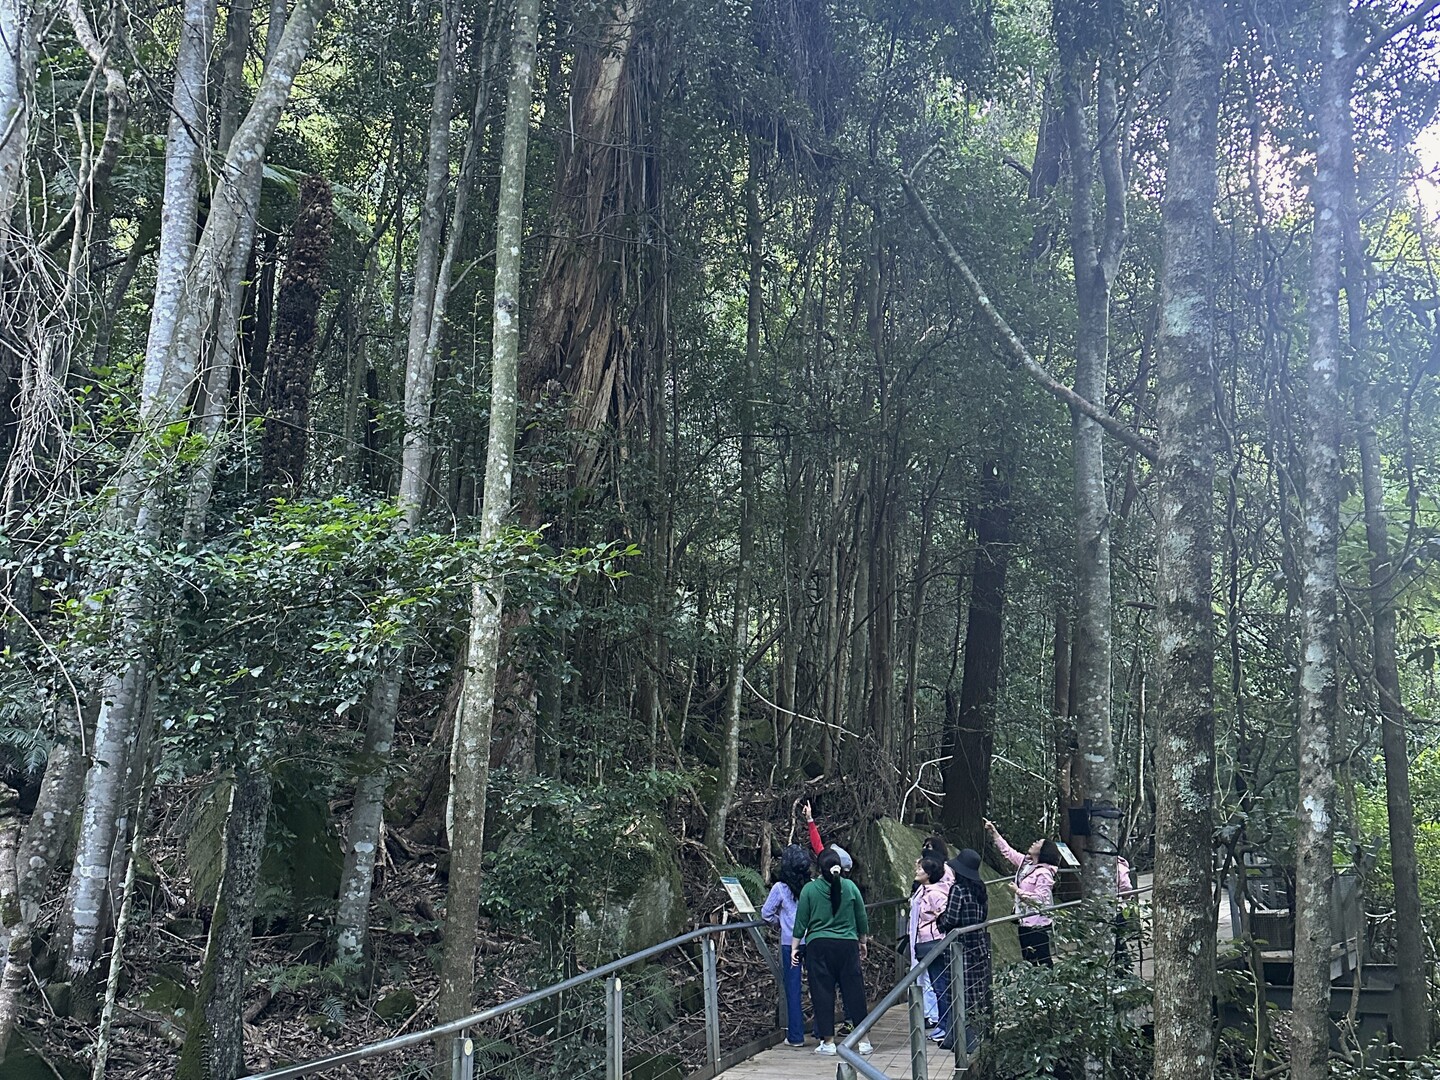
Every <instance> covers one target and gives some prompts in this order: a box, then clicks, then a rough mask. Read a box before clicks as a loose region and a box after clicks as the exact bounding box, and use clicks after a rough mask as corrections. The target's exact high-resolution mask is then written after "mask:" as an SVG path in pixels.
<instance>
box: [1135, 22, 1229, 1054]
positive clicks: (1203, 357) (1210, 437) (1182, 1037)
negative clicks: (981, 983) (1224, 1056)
mask: <svg viewBox="0 0 1440 1080" xmlns="http://www.w3.org/2000/svg"><path fill="white" fill-rule="evenodd" d="M1168 29H1169V35H1170V44H1169V56H1170V80H1171V81H1170V104H1169V125H1168V128H1167V131H1168V133H1169V143H1170V153H1169V163H1168V165H1167V167H1166V182H1165V196H1164V201H1163V203H1162V206H1161V229H1162V238H1163V243H1164V250H1163V255H1164V264H1163V268H1162V271H1161V282H1160V331H1159V336H1158V340H1157V346H1158V353H1159V373H1158V378H1157V387H1158V402H1157V409H1158V413H1159V423H1160V461H1159V469H1158V481H1159V490H1158V494H1157V499H1156V515H1155V517H1156V521H1155V530H1156V547H1157V566H1158V570H1157V573H1158V579H1157V583H1156V592H1157V593H1158V597H1159V609H1160V610H1159V617H1158V625H1157V627H1156V652H1157V655H1158V658H1159V666H1160V671H1159V677H1160V714H1161V715H1162V716H1164V717H1165V718H1166V719H1165V724H1164V728H1163V730H1162V731H1160V732H1159V733H1158V734H1157V736H1156V740H1155V785H1156V791H1157V798H1156V802H1157V807H1156V811H1157V813H1156V823H1155V899H1154V904H1155V1075H1156V1077H1157V1078H1158V1080H1209V1078H1210V1077H1211V1076H1212V1075H1213V1071H1214V1064H1215V1060H1214V1059H1215V1038H1214V1030H1213V1027H1212V1024H1211V1009H1210V1001H1211V999H1212V998H1213V996H1214V993H1215V909H1214V905H1213V901H1212V891H1211V873H1210V862H1211V845H1212V839H1211V834H1212V831H1213V827H1214V822H1213V803H1214V797H1215V698H1214V671H1215V646H1214V636H1215V625H1214V624H1215V615H1214V604H1213V598H1212V595H1211V590H1212V574H1213V570H1212V563H1213V559H1214V551H1215V526H1214V486H1215V410H1214V402H1215V351H1214V334H1215V303H1214V295H1213V288H1214V287H1213V284H1212V282H1213V278H1214V274H1215V270H1216V264H1215V231H1216V224H1215V218H1214V213H1215V197H1216V186H1217V184H1216V139H1217V136H1216V130H1217V118H1218V112H1219V101H1220V73H1221V69H1222V66H1223V63H1224V53H1223V52H1222V42H1223V40H1224V24H1223V15H1222V10H1221V8H1220V7H1219V6H1218V5H1216V4H1213V3H1211V2H1210V0H1177V2H1175V3H1173V4H1171V6H1170V8H1169V26H1168ZM1143 752H1144V750H1143V747H1142V749H1141V753H1143Z"/></svg>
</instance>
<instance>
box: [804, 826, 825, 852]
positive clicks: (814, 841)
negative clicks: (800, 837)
mask: <svg viewBox="0 0 1440 1080" xmlns="http://www.w3.org/2000/svg"><path fill="white" fill-rule="evenodd" d="M805 827H806V828H807V829H809V830H810V847H811V848H813V849H814V851H815V854H816V855H819V854H820V852H822V851H824V850H825V845H824V844H822V843H821V842H820V826H818V825H816V824H815V822H813V821H807V822H806V823H805Z"/></svg>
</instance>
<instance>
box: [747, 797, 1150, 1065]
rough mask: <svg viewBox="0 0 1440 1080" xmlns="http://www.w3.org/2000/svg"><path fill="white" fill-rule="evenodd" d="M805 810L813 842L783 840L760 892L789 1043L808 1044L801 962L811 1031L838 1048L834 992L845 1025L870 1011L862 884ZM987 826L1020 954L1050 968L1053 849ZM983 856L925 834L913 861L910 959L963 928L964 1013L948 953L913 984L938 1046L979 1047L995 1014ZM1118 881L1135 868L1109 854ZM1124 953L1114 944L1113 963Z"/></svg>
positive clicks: (921, 958) (1056, 865)
mask: <svg viewBox="0 0 1440 1080" xmlns="http://www.w3.org/2000/svg"><path fill="white" fill-rule="evenodd" d="M804 813H805V824H806V831H807V832H808V834H809V840H810V850H808V851H807V850H806V849H805V848H804V847H802V846H801V845H799V844H792V845H790V846H789V847H787V848H785V850H784V852H783V853H782V855H781V860H780V870H779V874H778V875H777V878H778V880H777V881H776V882H775V884H774V886H773V887H772V888H771V889H770V894H769V896H768V897H766V900H765V904H764V907H763V908H762V909H761V915H762V916H763V917H764V918H765V919H766V921H768V922H770V923H772V924H775V925H776V926H778V927H779V929H780V949H781V958H782V960H781V966H782V968H783V972H784V979H783V981H784V985H785V1005H786V1031H785V1045H787V1046H789V1047H791V1048H792V1049H796V1050H799V1049H803V1048H804V1047H805V1045H806V1043H805V1025H804V1017H803V1013H802V1000H801V996H802V995H801V991H802V983H801V972H802V965H803V970H804V972H805V973H806V974H807V976H808V979H809V983H810V1000H811V1005H812V1007H813V1017H814V1028H813V1030H814V1034H815V1037H816V1038H817V1039H818V1040H819V1045H817V1046H816V1048H815V1052H816V1053H817V1054H822V1055H833V1054H835V1053H837V1051H836V1049H835V1003H836V997H837V993H838V995H839V998H840V1001H841V1004H842V1006H843V1012H844V1017H845V1022H846V1025H847V1027H848V1026H852V1025H855V1024H858V1023H859V1022H860V1021H861V1019H862V1018H863V1017H864V1016H865V1014H866V1012H867V1011H868V1010H867V1006H866V1002H865V980H864V976H863V974H862V970H861V965H862V963H863V962H864V959H865V948H866V941H867V938H868V936H869V933H870V923H869V919H868V918H867V917H866V913H865V901H864V898H863V897H862V896H861V894H860V889H859V887H858V886H857V885H856V884H855V883H854V882H853V881H851V880H850V877H849V874H850V871H851V870H852V868H853V866H854V863H853V860H852V859H851V858H850V855H849V853H848V852H846V851H845V849H844V848H841V847H839V846H838V845H835V844H832V845H830V846H828V847H827V846H825V845H824V844H823V843H822V841H821V838H820V830H819V828H818V827H817V826H816V825H815V821H814V817H813V816H812V814H811V810H810V804H809V803H808V802H807V803H805V805H804ZM985 834H986V836H987V837H988V838H989V839H990V841H991V842H992V843H993V844H994V845H995V850H996V851H997V852H998V853H999V854H1000V856H1001V857H1002V858H1003V859H1004V860H1005V861H1006V862H1008V863H1009V864H1010V865H1011V866H1012V867H1014V870H1015V873H1014V878H1013V880H1012V884H1013V886H1014V896H1015V909H1014V914H1015V915H1016V916H1018V919H1017V922H1018V930H1019V936H1020V954H1021V957H1022V958H1023V959H1025V960H1027V961H1029V962H1030V963H1034V964H1044V965H1046V966H1049V965H1050V964H1051V963H1052V960H1051V952H1050V928H1051V923H1052V919H1051V916H1050V908H1052V907H1053V906H1054V903H1055V880H1056V877H1057V876H1058V874H1059V872H1060V847H1059V845H1058V844H1056V843H1055V841H1053V840H1050V839H1044V838H1042V839H1039V840H1036V841H1035V842H1034V843H1033V844H1031V845H1030V847H1029V849H1028V850H1026V851H1025V852H1023V853H1022V852H1020V851H1017V850H1016V849H1015V848H1013V847H1011V846H1010V844H1009V842H1008V841H1007V840H1006V839H1005V837H1004V836H1002V835H1001V834H1000V832H999V830H998V829H996V828H995V824H994V823H993V822H991V821H988V820H987V821H986V822H985ZM812 856H813V858H812ZM980 864H981V857H980V853H979V852H978V851H975V850H974V849H973V848H965V849H963V850H961V851H959V852H957V853H956V854H955V856H954V858H950V857H949V847H948V845H947V844H946V843H945V840H944V839H943V838H942V837H939V836H931V837H929V838H928V839H926V840H925V842H924V844H923V845H922V846H921V849H920V857H919V858H918V859H916V860H915V880H914V886H913V891H912V893H911V898H910V921H909V937H910V958H911V963H912V964H921V963H924V962H926V960H927V959H928V958H929V957H930V954H931V953H932V952H934V951H935V950H936V949H938V948H940V947H941V944H942V942H943V941H944V940H945V937H946V936H947V935H948V934H949V933H950V932H951V931H954V930H959V931H961V933H959V934H958V935H957V937H956V942H957V944H958V946H959V958H960V963H961V969H962V970H961V971H960V972H959V973H958V977H959V983H960V985H959V987H958V994H959V995H961V997H960V1000H963V1002H964V1011H963V1013H961V1012H960V1010H959V1009H957V1008H955V1004H956V1001H955V998H956V995H957V987H956V985H955V984H956V978H957V973H956V972H954V971H952V970H951V966H950V965H951V958H950V956H949V955H948V954H947V955H941V956H939V957H936V958H935V959H933V960H931V961H930V962H929V966H928V969H927V970H926V971H925V972H924V973H923V974H922V975H921V976H920V980H919V982H920V985H921V986H922V988H923V990H924V999H925V1013H926V1019H927V1021H928V1022H929V1032H928V1034H929V1037H930V1038H931V1039H933V1040H935V1041H936V1042H938V1043H939V1044H940V1046H941V1047H943V1048H945V1049H953V1048H954V1047H955V1044H956V1040H957V1039H959V1038H961V1037H963V1038H964V1039H965V1045H966V1049H967V1051H969V1052H970V1053H974V1051H975V1049H976V1048H977V1046H978V1045H979V1040H980V1031H981V1025H982V1024H983V1023H984V1020H985V1018H986V1017H987V1016H988V1015H989V1012H990V981H991V980H990V977H991V970H992V964H991V951H990V932H989V930H988V929H987V928H986V927H985V925H984V924H985V923H986V922H987V921H988V920H989V917H990V916H989V909H990V905H989V900H988V896H987V893H986V883H985V879H984V877H983V876H982V875H981V872H980ZM1116 879H1117V880H1116V884H1117V885H1118V887H1119V889H1120V891H1121V892H1127V891H1129V890H1130V889H1131V881H1130V867H1129V864H1128V863H1127V862H1126V861H1125V859H1124V858H1117V859H1116ZM1120 956H1121V953H1120V946H1119V945H1117V952H1116V957H1117V961H1118V960H1119V958H1120ZM962 1016H963V1021H962V1019H961V1018H962ZM962 1027H963V1029H964V1030H963V1031H962V1030H960V1029H961V1028H962ZM856 1048H857V1049H858V1050H859V1051H860V1053H862V1054H869V1053H870V1052H871V1051H872V1049H873V1048H872V1046H871V1045H870V1042H869V1041H868V1040H865V1041H862V1042H860V1043H859V1045H858V1046H857V1047H856Z"/></svg>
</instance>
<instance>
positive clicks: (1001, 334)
mask: <svg viewBox="0 0 1440 1080" xmlns="http://www.w3.org/2000/svg"><path fill="white" fill-rule="evenodd" d="M1436 2H1437V3H1440V0H1436ZM897 175H898V177H899V180H900V186H901V187H903V188H904V189H905V195H906V197H907V198H908V199H909V200H910V205H911V206H912V207H913V208H914V210H915V213H916V214H917V215H918V216H919V218H920V221H921V223H922V224H923V225H924V226H925V231H926V232H928V233H929V234H930V238H931V239H932V240H934V241H935V246H936V247H937V248H939V249H940V253H941V254H942V255H943V256H945V261H946V262H948V263H949V264H950V268H951V269H952V270H954V271H955V272H956V273H957V274H959V275H960V277H961V278H962V279H963V280H964V282H965V285H966V286H967V287H968V288H969V290H970V293H971V295H972V296H973V297H974V298H975V306H976V307H977V308H979V309H980V314H981V315H983V316H984V317H985V321H986V322H988V323H989V324H990V327H991V329H992V330H994V331H995V336H996V337H997V338H998V339H999V342H1000V345H1001V347H1002V349H1003V351H1004V353H1005V355H1006V356H1007V357H1008V358H1009V360H1010V362H1011V365H1012V366H1014V367H1017V368H1019V369H1020V370H1021V371H1023V372H1024V373H1025V374H1026V375H1028V376H1030V378H1031V379H1032V380H1033V381H1034V382H1035V383H1037V384H1038V385H1039V386H1040V388H1041V389H1042V390H1044V391H1045V392H1046V393H1048V394H1050V395H1051V396H1052V397H1054V398H1055V399H1056V400H1058V401H1061V402H1064V403H1065V404H1066V405H1068V406H1070V408H1071V409H1073V410H1075V411H1076V412H1078V413H1079V414H1080V415H1082V416H1084V417H1087V418H1088V419H1090V420H1093V421H1094V422H1095V423H1097V424H1099V425H1100V426H1101V427H1102V428H1104V429H1105V430H1106V431H1107V432H1109V433H1110V435H1111V436H1112V437H1113V438H1114V439H1115V440H1116V441H1117V442H1120V443H1121V444H1123V445H1124V446H1126V447H1128V448H1130V449H1131V450H1133V451H1135V453H1137V454H1139V455H1140V456H1141V457H1143V458H1145V460H1147V461H1151V462H1153V461H1155V460H1156V456H1157V448H1156V446H1155V444H1154V443H1153V442H1151V441H1150V440H1149V439H1147V438H1145V437H1144V436H1143V435H1141V434H1139V433H1138V432H1135V431H1131V430H1130V429H1129V428H1128V427H1126V426H1125V425H1124V424H1123V423H1121V422H1120V421H1119V420H1117V419H1116V418H1115V417H1113V416H1111V415H1110V414H1109V413H1108V412H1107V411H1106V410H1105V409H1104V408H1103V407H1102V406H1100V405H1097V404H1095V403H1094V402H1093V401H1088V400H1087V399H1085V398H1083V397H1081V396H1080V395H1079V394H1077V393H1076V392H1075V391H1074V390H1072V389H1071V388H1070V387H1068V386H1066V385H1065V384H1064V383H1062V382H1060V381H1059V380H1058V379H1056V378H1055V376H1053V375H1051V374H1050V372H1049V371H1047V370H1046V369H1045V368H1044V367H1043V366H1041V364H1040V363H1039V362H1038V361H1037V360H1036V359H1035V358H1034V357H1033V356H1031V355H1030V350H1029V349H1027V348H1026V347H1025V343H1024V342H1022V341H1021V340H1020V338H1019V335H1017V334H1016V333H1015V331H1014V330H1013V329H1011V327H1010V324H1009V323H1008V322H1006V321H1005V317H1004V316H1003V315H1001V314H1000V312H999V311H998V310H997V309H996V307H995V305H994V303H993V302H992V301H991V299H990V297H989V295H988V294H987V293H986V292H985V288H984V286H983V285H981V284H980V280H979V279H978V278H977V277H976V276H975V274H974V272H973V271H972V270H971V269H970V267H969V265H968V264H967V263H966V262H965V260H964V259H963V258H962V257H961V255H960V253H959V252H958V251H957V250H955V245H954V244H952V243H951V242H950V238H949V237H948V236H946V235H945V230H944V229H942V228H941V227H940V223H939V222H938V221H936V220H935V215H934V214H932V213H931V212H930V208H929V207H928V206H926V205H925V202H924V200H923V199H921V198H920V193H919V192H918V191H917V190H916V189H915V185H914V183H913V182H912V180H911V177H910V176H909V175H907V174H905V173H898V174H897Z"/></svg>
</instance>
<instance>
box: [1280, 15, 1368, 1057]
mask: <svg viewBox="0 0 1440 1080" xmlns="http://www.w3.org/2000/svg"><path fill="white" fill-rule="evenodd" d="M1349 15H1350V5H1349V4H1348V3H1347V2H1346V0H1324V4H1323V7H1322V8H1321V27H1320V57H1321V67H1320V85H1319V100H1318V102H1317V103H1316V111H1315V117H1316V121H1315V122H1316V154H1315V179H1314V181H1313V183H1312V184H1311V188H1310V197H1311V201H1312V202H1313V204H1314V208H1315V224H1314V231H1313V234H1312V240H1311V270H1310V296H1309V327H1310V354H1309V357H1308V360H1307V363H1306V369H1305V388H1306V417H1305V435H1304V464H1305V497H1304V508H1303V514H1304V528H1303V530H1302V536H1303V545H1302V549H1301V582H1302V585H1301V596H1300V687H1299V703H1298V704H1299V709H1298V715H1297V717H1296V730H1295V742H1296V749H1297V750H1298V753H1299V760H1300V773H1299V791H1298V793H1297V806H1296V827H1295V954H1294V956H1295V990H1294V1010H1293V1012H1292V1014H1291V1025H1292V1032H1293V1034H1292V1037H1291V1043H1290V1063H1291V1072H1292V1075H1293V1076H1294V1077H1295V1080H1322V1078H1323V1077H1326V1076H1328V1075H1329V1057H1330V895H1331V889H1332V886H1333V884H1334V880H1335V867H1334V859H1333V851H1334V839H1335V822H1334V817H1333V814H1334V802H1335V777H1334V774H1333V773H1332V772H1331V771H1330V770H1331V766H1330V758H1331V754H1332V752H1333V751H1332V739H1333V735H1334V731H1335V721H1336V717H1337V713H1338V711H1339V710H1338V696H1337V695H1338V689H1339V671H1338V662H1337V656H1338V649H1339V622H1338V618H1337V602H1338V594H1339V567H1338V551H1337V549H1338V545H1339V536H1340V497H1341V475H1340V266H1341V258H1342V249H1343V244H1344V238H1343V214H1344V210H1345V208H1344V200H1343V191H1344V182H1343V173H1344V169H1345V168H1346V165H1347V162H1346V160H1345V150H1346V149H1347V145H1348V140H1347V139H1346V137H1345V136H1346V132H1347V131H1348V130H1349V124H1350V84H1351V73H1352V72H1353V70H1354V68H1353V61H1352V60H1351V59H1350V57H1349V56H1347V52H1346V50H1347V46H1348V40H1347V38H1348V31H1349Z"/></svg>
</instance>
